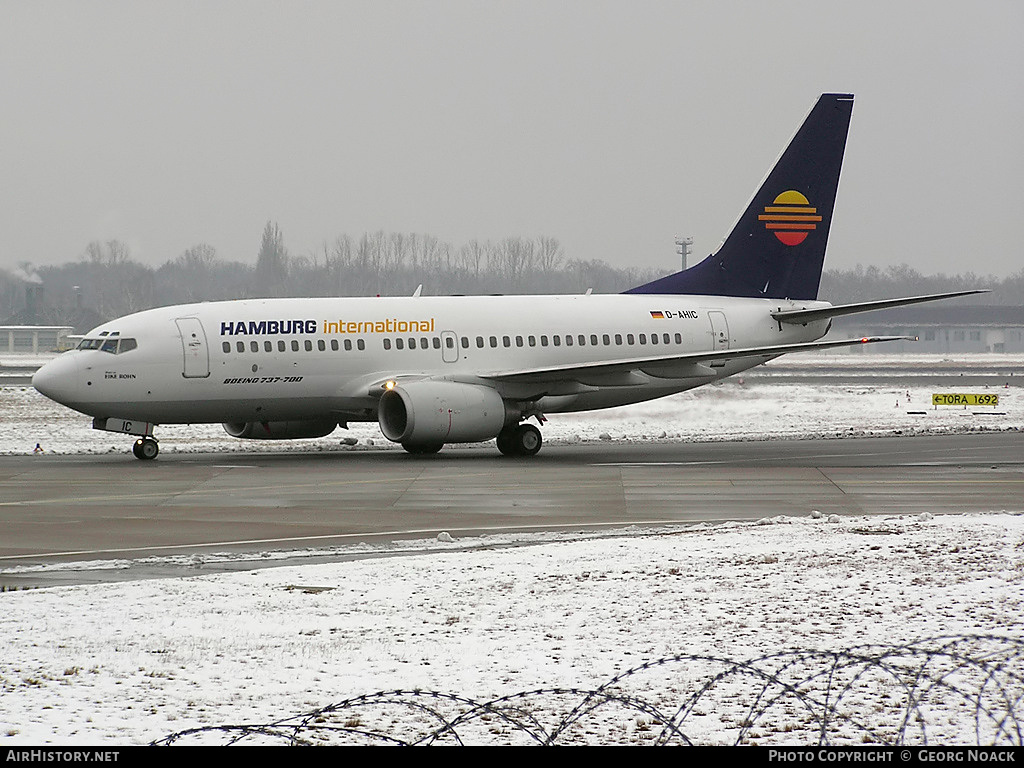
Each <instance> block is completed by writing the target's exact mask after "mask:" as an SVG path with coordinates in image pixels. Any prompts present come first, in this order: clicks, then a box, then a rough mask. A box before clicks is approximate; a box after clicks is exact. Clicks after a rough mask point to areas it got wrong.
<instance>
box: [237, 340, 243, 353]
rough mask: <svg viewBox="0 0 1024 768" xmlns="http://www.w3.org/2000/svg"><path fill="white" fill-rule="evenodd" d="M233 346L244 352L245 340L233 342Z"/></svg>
mask: <svg viewBox="0 0 1024 768" xmlns="http://www.w3.org/2000/svg"><path fill="white" fill-rule="evenodd" d="M235 348H236V349H237V350H238V351H239V352H245V342H244V341H238V342H235Z"/></svg>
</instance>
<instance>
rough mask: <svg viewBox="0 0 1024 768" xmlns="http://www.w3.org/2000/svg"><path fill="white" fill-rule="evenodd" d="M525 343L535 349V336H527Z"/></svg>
mask: <svg viewBox="0 0 1024 768" xmlns="http://www.w3.org/2000/svg"><path fill="white" fill-rule="evenodd" d="M527 341H528V342H529V344H530V346H531V347H536V346H537V337H536V336H529V337H527Z"/></svg>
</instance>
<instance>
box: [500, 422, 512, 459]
mask: <svg viewBox="0 0 1024 768" xmlns="http://www.w3.org/2000/svg"><path fill="white" fill-rule="evenodd" d="M498 450H499V451H501V453H502V454H503V455H505V456H515V455H516V428H515V427H505V428H504V429H503V430H501V432H499V433H498Z"/></svg>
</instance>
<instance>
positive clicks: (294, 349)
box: [292, 339, 299, 352]
mask: <svg viewBox="0 0 1024 768" xmlns="http://www.w3.org/2000/svg"><path fill="white" fill-rule="evenodd" d="M298 351H299V340H298V339H292V352H298Z"/></svg>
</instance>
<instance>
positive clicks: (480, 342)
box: [476, 336, 484, 349]
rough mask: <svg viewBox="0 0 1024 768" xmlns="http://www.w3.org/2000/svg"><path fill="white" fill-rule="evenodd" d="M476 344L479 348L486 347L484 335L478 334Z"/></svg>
mask: <svg viewBox="0 0 1024 768" xmlns="http://www.w3.org/2000/svg"><path fill="white" fill-rule="evenodd" d="M476 346H477V349H483V348H484V337H483V336H477V337H476Z"/></svg>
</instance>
